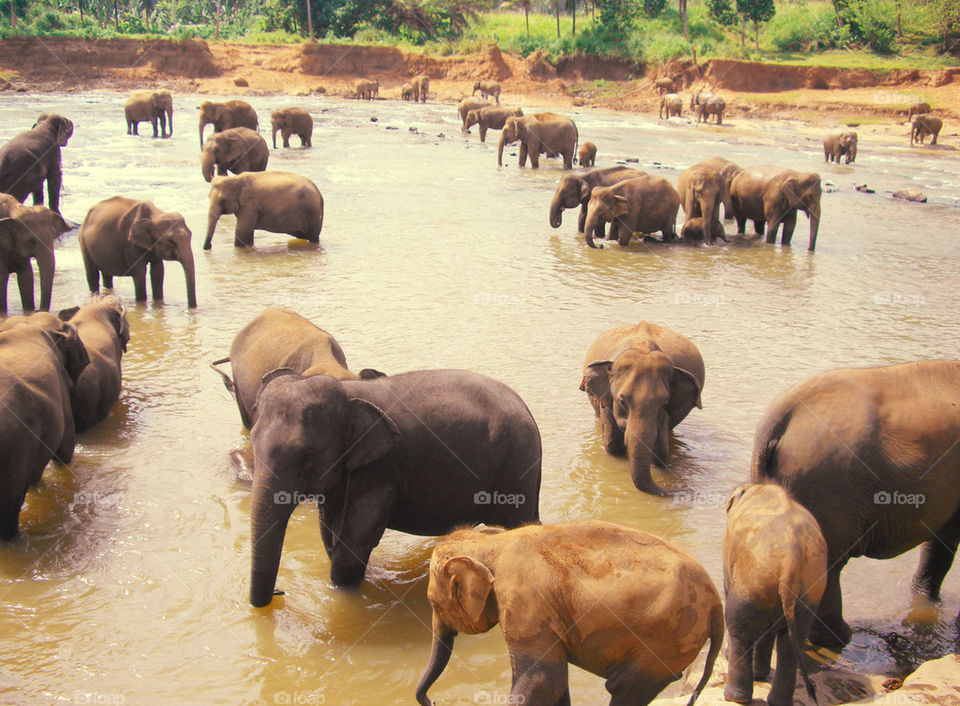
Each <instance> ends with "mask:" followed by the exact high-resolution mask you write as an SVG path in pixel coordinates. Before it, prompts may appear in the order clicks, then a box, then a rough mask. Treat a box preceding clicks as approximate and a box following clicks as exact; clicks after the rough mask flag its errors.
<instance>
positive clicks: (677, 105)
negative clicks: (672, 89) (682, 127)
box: [660, 93, 683, 120]
mask: <svg viewBox="0 0 960 706" xmlns="http://www.w3.org/2000/svg"><path fill="white" fill-rule="evenodd" d="M664 113H666V120H669V119H670V118H672V117H673V116H674V115H676V116H677V117H678V118H679V117H682V113H683V99H682V98H681V97H680V96H678V95H677V94H676V93H667V94H665V95H663V96H662V97H661V98H660V119H661V120H663V119H664Z"/></svg>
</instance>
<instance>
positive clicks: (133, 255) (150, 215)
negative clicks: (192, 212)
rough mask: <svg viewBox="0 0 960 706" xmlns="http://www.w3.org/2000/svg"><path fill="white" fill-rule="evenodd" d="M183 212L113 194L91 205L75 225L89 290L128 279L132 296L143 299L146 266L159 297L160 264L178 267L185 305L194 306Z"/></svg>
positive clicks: (194, 284) (194, 287) (193, 275)
mask: <svg viewBox="0 0 960 706" xmlns="http://www.w3.org/2000/svg"><path fill="white" fill-rule="evenodd" d="M192 237H193V234H192V233H191V232H190V229H189V228H188V227H187V224H186V221H184V220H183V216H182V215H180V214H179V213H176V212H164V211H161V210H160V209H159V208H157V207H156V206H155V205H154V204H153V203H152V202H150V201H137V200H136V199H131V198H127V197H125V196H114V197H113V198H110V199H106V200H104V201H101V202H100V203H98V204H96V205H94V206H93V207H92V208H91V209H90V211H89V212H88V213H87V216H86V218H84V219H83V225H81V226H80V235H79V241H80V254H81V255H82V256H83V266H84V269H85V270H86V273H87V284H88V285H89V287H90V291H91V292H92V293H94V294H95V293H97V292H99V291H100V275H101V273H102V274H103V286H104V287H107V288H112V287H113V278H114V277H132V278H133V288H134V291H135V292H136V300H137V301H138V302H145V301H146V300H147V265H149V266H150V287H151V290H152V294H153V300H154V301H155V302H156V301H163V273H164V272H163V263H164V261H165V260H168V261H177V262H179V263H180V264H181V265H182V266H183V276H184V279H185V280H186V285H187V306H189V307H190V308H191V309H194V308H196V306H197V282H196V269H195V267H194V262H193V250H192V249H191V247H190V239H191V238H192Z"/></svg>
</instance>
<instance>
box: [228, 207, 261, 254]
mask: <svg viewBox="0 0 960 706" xmlns="http://www.w3.org/2000/svg"><path fill="white" fill-rule="evenodd" d="M256 225H257V214H256V211H255V210H254V209H252V208H244V209H242V210H241V211H240V212H239V213H238V214H237V227H236V230H234V233H233V246H234V247H236V248H243V247H250V246H252V245H253V231H254V229H255V228H256Z"/></svg>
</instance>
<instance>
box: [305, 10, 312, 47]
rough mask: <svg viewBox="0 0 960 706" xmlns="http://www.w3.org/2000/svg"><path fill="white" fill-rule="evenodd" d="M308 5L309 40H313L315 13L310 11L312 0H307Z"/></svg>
mask: <svg viewBox="0 0 960 706" xmlns="http://www.w3.org/2000/svg"><path fill="white" fill-rule="evenodd" d="M306 6H307V41H308V42H312V41H313V13H312V12H311V11H310V0H306Z"/></svg>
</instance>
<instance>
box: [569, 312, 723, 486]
mask: <svg viewBox="0 0 960 706" xmlns="http://www.w3.org/2000/svg"><path fill="white" fill-rule="evenodd" d="M703 380H704V369H703V358H701V357H700V351H698V350H697V347H696V346H695V345H694V344H693V342H692V341H691V340H690V339H688V338H687V337H686V336H682V335H680V334H679V333H676V332H675V331H671V330H670V329H668V328H666V327H664V326H658V325H657V324H652V323H650V322H648V321H641V322H640V323H639V324H629V325H626V326H618V327H617V328H613V329H610V330H609V331H605V332H604V333H602V334H600V336H598V337H597V339H596V340H595V341H594V342H593V343H592V344H591V345H590V348H589V349H588V350H587V355H586V357H585V358H584V361H583V380H582V381H581V382H580V389H581V390H583V391H585V392H586V393H587V398H588V399H589V400H590V404H591V405H592V406H593V410H594V412H596V414H597V416H598V417H599V418H600V426H601V428H602V430H603V446H604V450H606V452H607V453H609V454H613V455H616V456H622V455H623V454H624V453H626V454H628V456H629V459H630V473H631V476H632V477H633V484H634V486H635V487H636V488H637V489H638V490H642V491H643V492H645V493H651V494H653V495H666V494H667V492H666V491H665V490H664V489H663V488H661V487H660V486H659V485H657V484H656V483H655V482H654V480H653V478H652V477H651V475H650V464H651V462H652V463H655V464H656V465H657V466H658V467H659V468H666V467H667V464H668V463H669V461H670V430H671V429H673V428H674V427H675V426H676V425H677V424H679V423H680V422H681V421H683V419H684V418H685V417H686V416H687V415H688V414H689V413H690V410H691V409H693V408H694V407H696V408H697V409H702V408H703V405H702V403H701V400H700V392H701V391H702V390H703Z"/></svg>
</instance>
